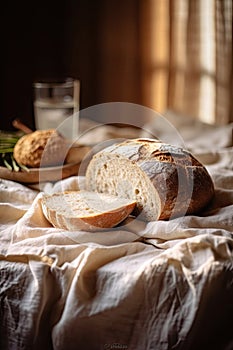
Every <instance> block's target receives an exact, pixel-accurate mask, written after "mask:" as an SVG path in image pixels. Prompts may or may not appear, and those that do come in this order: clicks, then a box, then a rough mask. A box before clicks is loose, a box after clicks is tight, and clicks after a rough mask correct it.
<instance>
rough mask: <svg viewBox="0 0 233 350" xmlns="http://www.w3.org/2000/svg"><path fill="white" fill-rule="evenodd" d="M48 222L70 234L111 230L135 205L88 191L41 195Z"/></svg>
mask: <svg viewBox="0 0 233 350" xmlns="http://www.w3.org/2000/svg"><path fill="white" fill-rule="evenodd" d="M41 204H42V209H43V213H44V215H45V217H46V218H47V220H48V221H49V222H50V223H51V224H52V225H53V226H54V227H57V228H62V229H65V230H69V231H76V230H83V231H99V230H103V229H108V228H112V227H114V226H116V225H118V224H119V223H120V222H122V221H123V220H124V219H125V218H127V217H128V216H129V215H130V213H131V212H132V211H133V209H134V207H135V205H136V201H135V200H129V199H125V198H119V197H116V196H111V195H107V194H99V193H96V192H88V191H84V190H83V191H66V192H61V193H54V194H52V195H46V194H45V195H43V197H42V199H41Z"/></svg>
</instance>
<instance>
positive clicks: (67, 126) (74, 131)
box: [33, 78, 80, 140]
mask: <svg viewBox="0 0 233 350" xmlns="http://www.w3.org/2000/svg"><path fill="white" fill-rule="evenodd" d="M33 88H34V118H35V127H36V129H37V130H45V129H58V130H59V131H60V132H61V133H62V134H63V136H65V137H66V138H68V139H70V140H74V139H75V138H77V136H78V128H79V114H78V113H79V99H80V81H79V80H75V79H72V78H68V79H66V80H65V81H60V82H36V83H34V85H33Z"/></svg>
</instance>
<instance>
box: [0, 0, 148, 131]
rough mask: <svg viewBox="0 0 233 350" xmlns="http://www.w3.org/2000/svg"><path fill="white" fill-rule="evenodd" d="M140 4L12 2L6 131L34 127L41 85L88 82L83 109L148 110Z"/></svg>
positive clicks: (4, 9)
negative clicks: (16, 124)
mask: <svg viewBox="0 0 233 350" xmlns="http://www.w3.org/2000/svg"><path fill="white" fill-rule="evenodd" d="M139 14H140V8H139V0H124V1H117V0H111V1H109V0H98V1H93V0H76V1H75V0H74V1H72V0H68V1H63V2H61V1H53V0H52V1H40V2H36V1H31V2H27V3H26V2H21V1H15V2H4V3H3V4H1V12H0V26H1V27H0V33H1V34H0V39H1V44H0V45H1V64H0V67H1V70H0V89H1V90H0V129H3V130H14V128H13V127H12V120H13V119H15V118H20V119H21V120H22V121H23V122H24V123H26V124H27V125H28V126H29V127H30V128H34V116H33V89H32V85H33V82H34V81H36V80H42V79H43V80H55V79H63V78H64V77H73V78H78V79H80V81H81V97H80V108H81V109H83V108H86V107H89V106H92V105H95V104H99V103H105V102H116V101H120V102H132V103H139V104H141V103H142V101H141V84H140V79H141V74H140V71H141V67H140V65H141V63H140V30H139V29H140V25H139Z"/></svg>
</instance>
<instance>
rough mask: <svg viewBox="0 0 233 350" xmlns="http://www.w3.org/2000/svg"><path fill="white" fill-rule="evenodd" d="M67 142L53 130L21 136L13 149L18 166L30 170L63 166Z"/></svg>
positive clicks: (38, 131)
mask: <svg viewBox="0 0 233 350" xmlns="http://www.w3.org/2000/svg"><path fill="white" fill-rule="evenodd" d="M66 153H67V142H66V140H65V138H64V137H63V136H62V135H60V134H59V133H58V132H57V131H56V130H55V129H48V130H37V131H34V132H31V133H30V134H26V135H24V136H22V137H21V138H20V139H19V140H18V141H17V143H16V145H15V147H14V153H13V154H14V158H15V160H16V161H17V162H18V163H19V164H23V165H26V166H28V167H32V168H38V167H40V166H53V165H59V164H63V162H64V159H65V156H66Z"/></svg>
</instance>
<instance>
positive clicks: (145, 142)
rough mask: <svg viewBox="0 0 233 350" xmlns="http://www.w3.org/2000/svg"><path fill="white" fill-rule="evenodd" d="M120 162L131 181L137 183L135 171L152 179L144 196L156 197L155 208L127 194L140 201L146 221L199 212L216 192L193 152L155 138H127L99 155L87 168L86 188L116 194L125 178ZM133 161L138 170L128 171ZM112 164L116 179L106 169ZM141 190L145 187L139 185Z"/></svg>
mask: <svg viewBox="0 0 233 350" xmlns="http://www.w3.org/2000/svg"><path fill="white" fill-rule="evenodd" d="M114 164H115V165H114ZM121 164H124V169H122V171H123V172H124V176H125V178H128V182H129V183H130V181H131V182H132V183H134V185H135V184H136V182H135V181H134V178H135V175H136V173H138V174H139V176H142V175H141V174H143V176H146V178H147V179H148V180H149V184H148V182H147V184H146V189H145V191H144V196H146V197H148V198H150V196H151V194H152V195H153V196H155V195H156V196H157V198H156V203H157V204H158V205H157V206H156V210H155V208H154V207H153V208H152V207H151V208H149V206H148V205H147V204H144V203H142V199H141V198H139V196H137V194H136V193H134V192H133V191H132V192H131V193H130V194H127V193H126V195H125V197H127V198H131V199H135V200H137V210H138V212H141V218H143V219H145V220H148V221H150V220H158V219H160V220H164V219H170V218H175V217H178V216H182V215H186V214H191V213H196V212H198V211H199V210H201V209H202V208H204V207H205V206H206V205H207V204H208V203H209V201H210V200H211V198H212V197H213V195H214V185H213V182H212V179H211V177H210V175H209V173H208V172H207V170H206V168H205V167H204V166H203V165H202V164H201V163H200V162H199V161H198V160H197V159H196V158H195V157H194V156H193V155H192V154H191V153H190V152H188V151H186V150H184V149H183V148H181V147H177V146H172V145H169V144H166V143H163V142H161V141H158V140H154V139H132V140H126V141H124V142H122V143H119V144H115V145H113V146H110V147H108V148H106V149H104V150H102V151H101V152H99V153H98V154H96V155H95V156H94V157H93V159H92V160H91V161H90V163H89V165H88V168H87V172H86V187H87V189H88V190H92V191H99V192H104V193H105V192H106V193H109V191H111V192H112V194H117V188H119V187H120V182H121V181H122V179H121V178H120V175H119V169H117V167H121ZM132 164H134V166H135V170H134V171H132V170H130V171H129V172H128V173H127V171H125V167H127V165H128V166H129V169H132V168H131V165H132ZM110 165H111V167H114V166H115V168H116V173H118V176H117V177H116V178H114V181H113V177H114V175H112V174H113V171H112V173H111V176H110V174H109V173H108V172H107V170H105V169H104V167H109V166H110ZM100 179H101V180H100ZM135 186H136V185H135ZM137 187H138V185H137ZM139 187H140V186H139ZM141 187H142V186H141ZM154 190H155V191H154ZM140 191H141V192H142V191H143V189H141V188H140ZM121 195H123V196H124V193H122V192H121ZM146 200H147V198H146ZM144 202H145V199H144Z"/></svg>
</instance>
